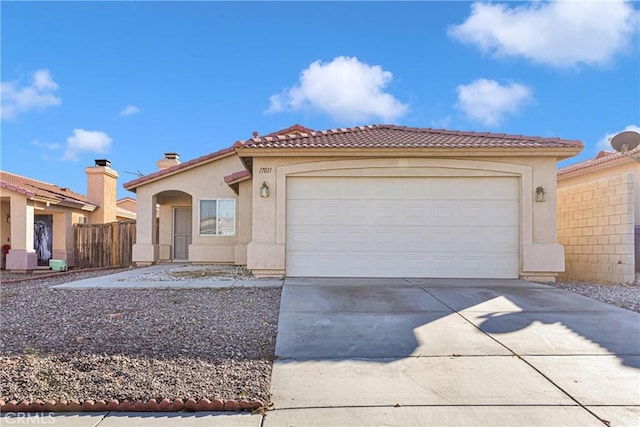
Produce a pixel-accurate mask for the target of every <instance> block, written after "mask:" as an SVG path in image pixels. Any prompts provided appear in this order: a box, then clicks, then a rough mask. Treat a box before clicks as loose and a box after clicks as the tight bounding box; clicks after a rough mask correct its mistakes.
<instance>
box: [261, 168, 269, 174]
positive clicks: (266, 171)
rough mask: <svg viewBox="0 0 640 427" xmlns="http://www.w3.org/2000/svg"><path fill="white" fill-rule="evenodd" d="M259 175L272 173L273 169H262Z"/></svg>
mask: <svg viewBox="0 0 640 427" xmlns="http://www.w3.org/2000/svg"><path fill="white" fill-rule="evenodd" d="M258 173H271V168H260V169H259V170H258Z"/></svg>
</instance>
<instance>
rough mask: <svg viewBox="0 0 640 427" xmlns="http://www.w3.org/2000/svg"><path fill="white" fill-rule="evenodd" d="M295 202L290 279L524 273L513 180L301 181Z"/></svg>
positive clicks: (291, 183) (291, 198) (291, 188)
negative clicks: (519, 254) (520, 260)
mask: <svg viewBox="0 0 640 427" xmlns="http://www.w3.org/2000/svg"><path fill="white" fill-rule="evenodd" d="M498 190H499V191H498ZM407 191H410V193H409V194H407ZM287 198H288V202H287V218H286V222H287V230H286V234H287V242H286V271H287V274H288V275H290V276H346V277H374V276H379V277H495V278H498V277H500V278H513V277H517V273H518V249H519V237H518V236H519V226H518V224H519V201H518V180H517V179H515V178H508V177H505V178H485V177H482V178H353V177H352V178H339V177H331V178H322V177H313V178H311V177H309V178H306V177H305V178H302V177H300V178H290V179H288V181H287Z"/></svg>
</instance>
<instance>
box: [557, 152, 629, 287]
mask: <svg viewBox="0 0 640 427" xmlns="http://www.w3.org/2000/svg"><path fill="white" fill-rule="evenodd" d="M629 154H630V155H623V154H620V153H615V152H607V151H601V152H600V153H598V155H596V157H594V158H593V159H589V160H585V161H582V162H579V163H575V164H573V165H570V166H566V167H563V168H561V169H559V170H558V241H559V242H560V243H561V244H562V245H564V247H565V252H566V271H565V272H564V273H562V274H561V277H563V278H567V279H576V280H590V281H599V282H615V283H631V282H634V281H635V275H636V273H637V272H639V271H640V250H639V249H638V244H639V242H640V239H638V237H637V236H638V233H639V232H640V162H639V161H638V160H636V159H634V157H636V158H637V156H638V155H640V149H636V150H633V151H631V152H630V153H629Z"/></svg>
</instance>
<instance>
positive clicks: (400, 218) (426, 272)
mask: <svg viewBox="0 0 640 427" xmlns="http://www.w3.org/2000/svg"><path fill="white" fill-rule="evenodd" d="M581 149H582V143H581V142H580V141H573V140H563V139H558V138H541V137H525V136H521V135H505V134H491V133H474V132H459V131H448V130H437V129H421V128H409V127H402V126H392V125H373V126H361V127H353V128H346V129H333V130H326V131H313V130H311V129H308V128H304V127H302V126H300V125H295V126H292V127H290V128H288V129H284V130H282V131H278V132H275V133H272V134H268V135H265V136H262V137H260V136H258V135H257V133H254V136H253V137H252V138H250V139H247V140H244V141H238V142H236V143H235V144H234V145H233V146H231V147H229V148H226V149H223V150H220V151H217V152H214V153H210V154H207V155H204V156H202V157H199V158H196V159H193V160H190V161H187V162H184V163H181V162H180V160H179V156H177V154H176V153H167V154H166V155H165V158H163V159H161V160H160V161H159V162H158V166H159V168H160V170H158V171H156V172H154V173H151V174H149V175H146V176H142V177H140V178H138V179H135V180H132V181H130V182H127V183H125V184H124V187H125V188H126V189H128V190H130V191H133V192H135V193H136V195H137V197H136V198H137V203H138V211H137V215H138V225H137V236H136V244H135V245H134V248H133V260H134V262H136V263H137V264H138V265H149V264H153V263H157V262H168V261H177V260H179V261H189V262H193V263H234V264H239V265H246V266H247V268H249V269H250V270H252V271H253V273H254V274H255V275H257V276H283V275H286V276H294V277H313V276H324V277H442V278H446V277H455V278H462V277H470V278H519V277H522V278H526V279H531V280H540V281H553V280H554V279H555V277H556V275H557V274H558V273H559V272H561V271H563V270H564V250H563V247H562V246H561V245H560V244H558V243H557V238H556V197H555V194H556V162H557V161H558V160H562V159H566V158H569V157H571V156H574V155H576V154H577V153H579V152H580V150H581ZM156 206H159V220H158V221H157V222H156V221H155V212H156ZM156 228H157V229H156ZM156 235H157V236H158V241H157V243H156V241H155V240H154V236H156Z"/></svg>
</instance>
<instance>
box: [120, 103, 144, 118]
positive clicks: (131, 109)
mask: <svg viewBox="0 0 640 427" xmlns="http://www.w3.org/2000/svg"><path fill="white" fill-rule="evenodd" d="M139 112H140V109H139V108H138V107H136V106H135V105H127V106H126V107H124V109H123V110H122V111H120V115H121V116H132V115H134V114H138V113H139Z"/></svg>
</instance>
